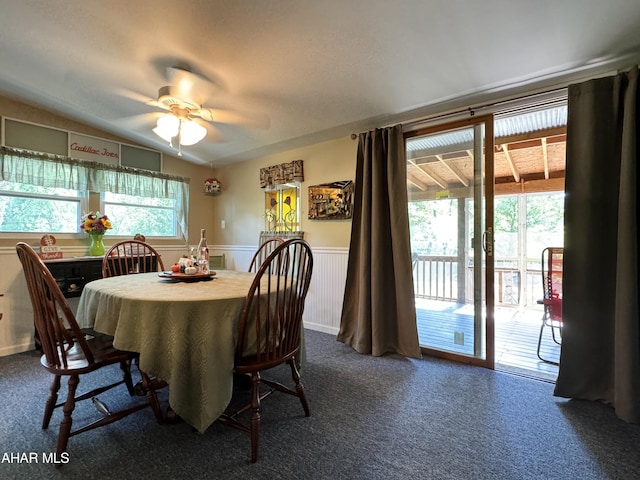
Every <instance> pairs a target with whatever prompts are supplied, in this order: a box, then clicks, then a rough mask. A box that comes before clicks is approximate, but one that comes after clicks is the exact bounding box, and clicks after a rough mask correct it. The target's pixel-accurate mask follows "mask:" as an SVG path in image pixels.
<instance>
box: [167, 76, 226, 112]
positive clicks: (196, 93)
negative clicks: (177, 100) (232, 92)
mask: <svg viewBox="0 0 640 480" xmlns="http://www.w3.org/2000/svg"><path fill="white" fill-rule="evenodd" d="M167 78H168V80H169V84H170V85H171V86H173V87H174V88H175V90H176V93H177V94H178V95H180V96H181V97H183V98H186V99H190V100H192V101H194V102H195V103H197V104H198V105H202V103H203V102H204V100H205V99H206V98H207V97H208V96H209V95H211V94H212V93H213V90H214V89H213V86H214V85H213V82H212V81H211V80H210V79H208V78H207V77H205V76H203V75H201V74H199V73H195V72H193V71H191V70H190V69H188V68H183V67H169V68H167Z"/></svg>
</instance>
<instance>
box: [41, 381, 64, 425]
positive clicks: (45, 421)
mask: <svg viewBox="0 0 640 480" xmlns="http://www.w3.org/2000/svg"><path fill="white" fill-rule="evenodd" d="M59 390H60V375H56V376H55V377H54V378H53V382H51V387H50V391H51V393H50V394H49V398H47V403H46V405H45V407H44V416H43V417H42V429H43V430H46V429H47V428H49V422H50V421H51V415H53V410H54V409H55V408H56V402H57V401H58V391H59Z"/></svg>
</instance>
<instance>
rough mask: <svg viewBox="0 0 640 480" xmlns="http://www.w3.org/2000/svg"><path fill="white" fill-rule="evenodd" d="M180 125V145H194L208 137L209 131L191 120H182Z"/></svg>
mask: <svg viewBox="0 0 640 480" xmlns="http://www.w3.org/2000/svg"><path fill="white" fill-rule="evenodd" d="M180 124H181V125H180V129H179V130H180V132H179V133H180V145H194V144H196V143H198V142H199V141H200V140H202V139H203V138H204V137H205V136H206V135H207V129H206V128H204V127H203V126H202V125H200V124H198V123H197V122H195V121H193V120H191V119H188V118H186V119H181V120H180Z"/></svg>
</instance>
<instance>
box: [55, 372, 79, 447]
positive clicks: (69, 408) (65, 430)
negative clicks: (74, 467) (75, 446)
mask: <svg viewBox="0 0 640 480" xmlns="http://www.w3.org/2000/svg"><path fill="white" fill-rule="evenodd" d="M78 383H80V378H79V377H78V375H71V376H70V377H69V393H68V394H67V401H66V402H65V404H64V407H63V408H62V411H63V412H64V417H63V418H62V422H60V433H59V434H58V450H57V453H58V455H60V454H62V452H64V451H66V450H67V442H68V441H69V437H70V436H71V424H72V423H73V420H72V418H71V414H72V413H73V410H74V409H75V408H76V401H75V397H76V389H77V388H78Z"/></svg>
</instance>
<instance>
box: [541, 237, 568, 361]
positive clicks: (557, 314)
mask: <svg viewBox="0 0 640 480" xmlns="http://www.w3.org/2000/svg"><path fill="white" fill-rule="evenodd" d="M563 257H564V249H563V248H561V247H547V248H545V249H544V250H543V251H542V270H541V271H542V292H543V298H542V300H539V301H538V303H541V304H542V305H543V308H544V310H543V313H542V325H540V335H539V337H538V350H537V354H538V358H539V359H540V360H542V361H543V362H547V363H552V364H555V365H557V362H554V361H552V360H548V359H545V358H543V357H542V355H541V353H540V347H541V344H542V335H543V332H544V330H545V328H546V327H549V328H550V329H551V338H552V339H553V341H554V342H555V343H557V344H558V345H560V343H561V341H562V326H563V325H562V267H563Z"/></svg>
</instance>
